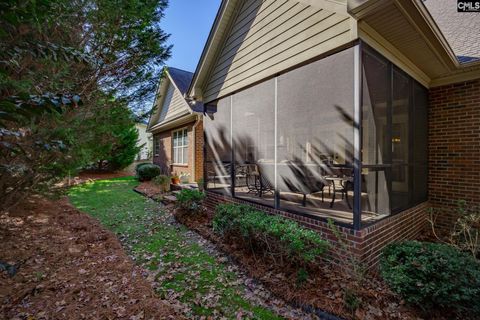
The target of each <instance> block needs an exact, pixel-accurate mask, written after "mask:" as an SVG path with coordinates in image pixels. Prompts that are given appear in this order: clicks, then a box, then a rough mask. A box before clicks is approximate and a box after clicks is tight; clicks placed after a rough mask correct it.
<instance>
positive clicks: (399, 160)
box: [362, 47, 428, 222]
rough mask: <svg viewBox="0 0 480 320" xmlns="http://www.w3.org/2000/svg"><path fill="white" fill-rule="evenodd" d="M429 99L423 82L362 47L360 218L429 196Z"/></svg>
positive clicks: (382, 213) (395, 210) (396, 209)
mask: <svg viewBox="0 0 480 320" xmlns="http://www.w3.org/2000/svg"><path fill="white" fill-rule="evenodd" d="M427 104H428V92H427V90H426V89H425V88H424V87H423V86H421V85H420V84H419V83H418V82H416V81H415V80H414V79H413V78H412V77H410V76H409V75H408V74H407V73H405V72H403V71H402V70H400V69H399V68H398V67H396V66H395V65H394V64H393V63H391V62H390V61H388V60H387V59H386V58H384V57H382V56H381V55H380V54H379V53H377V52H375V51H374V50H373V49H371V48H369V47H366V48H365V49H364V52H363V107H362V108H363V110H362V132H363V137H362V158H363V159H362V168H363V173H364V176H365V178H364V180H362V181H364V182H363V183H362V187H363V190H362V210H363V211H362V217H368V215H367V214H365V212H370V213H371V214H372V215H373V216H375V217H376V218H377V219H378V218H381V217H382V216H387V215H390V214H394V213H398V212H400V211H403V210H405V209H408V208H410V207H412V206H414V205H416V204H418V203H420V202H423V201H426V200H427V172H428V168H427V125H428V119H427ZM363 222H365V221H363ZM366 222H368V221H366Z"/></svg>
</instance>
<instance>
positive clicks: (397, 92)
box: [391, 68, 412, 211]
mask: <svg viewBox="0 0 480 320" xmlns="http://www.w3.org/2000/svg"><path fill="white" fill-rule="evenodd" d="M392 88H393V89H392V140H391V141H392V198H391V199H392V205H391V207H392V210H393V211H399V210H402V209H406V208H408V204H409V203H410V202H411V201H410V196H411V191H412V190H411V189H412V188H411V178H412V177H411V170H410V169H411V163H410V153H411V151H410V137H411V134H412V128H411V127H410V115H411V114H410V91H411V90H410V89H411V82H410V79H409V77H408V76H407V75H406V74H404V73H402V72H401V71H400V70H398V69H397V68H393V74H392Z"/></svg>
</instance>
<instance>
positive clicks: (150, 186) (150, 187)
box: [134, 181, 162, 199]
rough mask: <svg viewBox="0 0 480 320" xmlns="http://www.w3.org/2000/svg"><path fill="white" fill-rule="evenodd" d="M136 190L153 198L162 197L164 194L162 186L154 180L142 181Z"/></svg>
mask: <svg viewBox="0 0 480 320" xmlns="http://www.w3.org/2000/svg"><path fill="white" fill-rule="evenodd" d="M134 190H135V191H137V192H139V193H141V194H143V195H144V196H146V197H149V198H152V199H157V198H160V197H161V195H162V188H161V187H160V186H158V185H156V184H155V183H153V182H152V181H143V182H140V184H139V185H138V186H137V187H135V189H134Z"/></svg>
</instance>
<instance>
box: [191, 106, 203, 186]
mask: <svg viewBox="0 0 480 320" xmlns="http://www.w3.org/2000/svg"><path fill="white" fill-rule="evenodd" d="M200 121H202V116H200V115H198V114H197V120H196V121H195V124H194V125H193V130H192V131H193V164H192V171H193V176H194V178H193V180H194V181H193V182H197V176H196V172H195V163H196V160H197V144H196V141H197V139H196V132H197V126H198V125H199V124H200Z"/></svg>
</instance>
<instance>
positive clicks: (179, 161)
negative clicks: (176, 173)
mask: <svg viewBox="0 0 480 320" xmlns="http://www.w3.org/2000/svg"><path fill="white" fill-rule="evenodd" d="M179 135H180V136H181V139H179ZM185 136H186V138H187V139H186V143H185V139H184V137H185ZM175 139H178V140H180V141H178V143H177V145H175ZM188 145H189V143H188V128H186V127H185V128H181V129H178V130H175V131H173V132H172V161H173V164H174V165H181V166H185V165H188V153H189V152H188ZM177 150H178V151H177ZM176 151H177V152H178V153H177V152H176ZM175 154H177V155H178V158H176V157H175ZM180 155H181V156H180Z"/></svg>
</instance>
